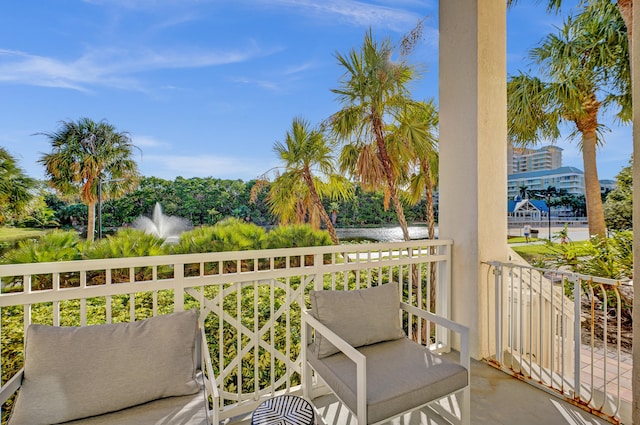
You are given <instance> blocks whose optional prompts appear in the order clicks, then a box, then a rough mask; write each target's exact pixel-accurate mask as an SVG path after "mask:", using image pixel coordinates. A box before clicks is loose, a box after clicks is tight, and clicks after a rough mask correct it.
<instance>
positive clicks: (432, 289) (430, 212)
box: [422, 160, 436, 341]
mask: <svg viewBox="0 0 640 425" xmlns="http://www.w3.org/2000/svg"><path fill="white" fill-rule="evenodd" d="M422 172H423V173H424V175H425V178H426V181H427V184H426V189H425V204H426V208H427V228H428V233H429V239H431V240H433V239H435V238H436V220H435V213H434V209H433V180H432V179H431V165H429V161H428V160H425V161H422ZM429 253H430V254H434V255H435V254H436V247H434V246H432V247H431V248H430V250H429ZM429 311H430V312H431V313H433V314H436V263H433V262H431V263H429ZM425 331H426V326H425ZM435 331H436V326H435V323H431V329H430V335H434V334H435ZM424 340H425V341H426V335H425V339H424Z"/></svg>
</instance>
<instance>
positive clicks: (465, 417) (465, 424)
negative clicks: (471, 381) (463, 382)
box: [460, 386, 471, 425]
mask: <svg viewBox="0 0 640 425" xmlns="http://www.w3.org/2000/svg"><path fill="white" fill-rule="evenodd" d="M460 414H461V416H462V421H461V423H462V425H470V424H471V387H469V386H467V388H465V389H464V390H463V391H462V405H461V406H460Z"/></svg>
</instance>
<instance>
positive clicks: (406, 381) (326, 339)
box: [302, 283, 470, 425]
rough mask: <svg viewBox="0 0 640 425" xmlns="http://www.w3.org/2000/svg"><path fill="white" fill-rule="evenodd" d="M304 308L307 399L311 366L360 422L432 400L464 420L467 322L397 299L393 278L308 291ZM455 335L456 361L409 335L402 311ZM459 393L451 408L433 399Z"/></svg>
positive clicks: (466, 410)
mask: <svg viewBox="0 0 640 425" xmlns="http://www.w3.org/2000/svg"><path fill="white" fill-rule="evenodd" d="M310 298H311V306H312V309H311V310H305V311H303V314H302V322H303V336H302V338H303V347H305V349H304V350H303V364H304V370H303V391H304V395H305V397H306V398H307V399H309V400H311V399H312V393H311V389H312V388H311V387H312V382H313V381H312V370H313V373H315V374H316V375H318V376H319V377H320V378H322V380H323V381H324V382H325V383H326V384H327V386H328V387H329V389H331V391H332V392H333V393H334V394H335V395H336V396H337V398H338V399H339V400H340V401H341V402H342V403H343V404H344V405H345V406H346V407H347V408H348V409H349V410H350V411H351V412H352V413H353V414H354V415H355V417H356V418H357V420H358V425H365V424H374V423H380V422H383V421H386V420H388V419H391V418H393V417H396V416H398V415H400V414H402V413H405V412H410V411H413V410H416V409H419V408H422V407H424V406H426V405H431V406H432V407H433V408H434V410H436V411H437V413H439V414H441V415H443V416H445V415H446V416H448V417H446V419H447V420H449V421H452V420H453V421H454V422H459V423H462V424H465V425H468V424H469V420H470V418H469V416H470V407H469V405H470V400H469V370H470V369H469V365H470V359H469V350H468V343H469V342H468V338H469V331H468V328H466V327H465V326H462V325H460V324H457V323H455V322H452V321H450V320H447V319H445V318H442V317H439V316H436V315H433V314H431V313H428V312H426V311H423V310H420V309H418V308H415V307H412V306H410V305H407V304H405V303H401V302H400V296H399V292H398V284H397V283H392V284H385V285H381V286H377V287H372V288H368V289H362V290H354V291H311V292H310ZM403 311H405V312H408V313H409V314H410V315H414V316H416V317H419V318H424V319H426V320H427V321H430V322H433V323H436V324H437V325H440V326H443V327H445V328H448V329H450V330H452V331H455V332H457V333H459V334H460V341H461V350H460V361H459V363H458V362H455V361H452V360H449V359H447V358H445V357H443V356H442V355H438V354H436V353H434V352H432V351H431V350H430V349H429V348H427V347H425V346H423V345H421V344H418V343H417V342H414V341H413V340H411V339H409V338H407V335H406V334H405V332H404V331H403V330H402V327H401V317H402V314H403V313H402V312H403ZM447 396H450V397H452V398H454V399H456V400H458V403H459V404H458V410H459V412H455V413H456V414H455V415H448V414H447V412H446V411H443V409H441V408H440V407H441V406H438V405H437V404H436V403H434V402H437V401H438V400H441V399H442V398H444V397H447Z"/></svg>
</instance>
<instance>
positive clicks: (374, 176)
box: [330, 31, 416, 240]
mask: <svg viewBox="0 0 640 425" xmlns="http://www.w3.org/2000/svg"><path fill="white" fill-rule="evenodd" d="M391 54H392V47H391V44H390V42H389V40H385V41H383V42H381V43H378V42H376V41H375V40H374V39H373V35H372V33H371V31H369V32H368V33H367V34H366V35H365V38H364V44H363V46H362V48H361V49H360V50H356V49H352V50H351V51H350V52H349V53H348V54H347V55H342V54H340V53H337V54H336V58H337V59H338V63H339V64H340V65H341V66H342V67H343V68H344V69H345V74H344V76H343V77H342V79H341V81H340V87H339V88H338V89H333V90H332V91H333V92H334V93H336V94H337V95H338V100H339V101H340V102H341V103H342V105H343V109H341V110H340V111H338V112H336V113H335V114H334V115H333V116H332V117H331V120H330V122H331V126H332V130H333V132H334V134H335V135H336V136H337V137H338V138H339V139H341V140H342V141H343V142H344V145H343V149H342V152H341V155H340V167H341V169H342V170H343V171H345V172H348V173H350V174H351V175H353V176H355V177H356V178H357V179H358V180H359V182H360V183H361V185H362V186H363V187H364V188H365V189H378V188H380V187H382V188H383V190H384V192H385V206H387V205H388V202H389V200H391V201H392V202H393V206H394V208H395V210H396V214H397V215H398V221H399V223H400V227H401V228H402V233H403V236H404V239H405V240H409V230H408V227H407V220H406V218H405V215H404V208H403V206H402V203H401V201H400V196H399V193H398V186H397V182H398V181H399V180H400V178H401V177H402V176H401V173H402V171H403V170H402V169H401V166H400V165H399V163H398V162H397V160H398V158H397V157H396V158H394V157H392V156H391V155H390V154H389V150H390V149H394V150H395V152H396V154H398V155H402V156H410V155H411V153H410V150H411V148H410V146H409V144H408V142H407V141H406V140H403V139H401V138H398V139H396V143H397V144H396V145H395V146H393V147H389V146H388V143H387V142H388V138H389V137H388V136H389V125H390V124H391V123H393V122H397V121H398V120H399V119H400V115H401V114H402V113H403V112H404V109H405V108H406V107H407V106H408V105H409V104H411V103H412V102H411V100H410V96H409V92H408V89H407V86H408V84H409V83H410V82H411V80H412V79H413V78H414V77H415V74H416V70H415V69H414V67H412V66H410V65H408V64H407V63H406V62H404V61H401V62H392V61H391Z"/></svg>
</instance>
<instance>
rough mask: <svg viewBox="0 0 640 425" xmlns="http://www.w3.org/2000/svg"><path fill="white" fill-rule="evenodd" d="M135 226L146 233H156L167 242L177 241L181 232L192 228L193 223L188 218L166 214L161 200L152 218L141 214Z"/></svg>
mask: <svg viewBox="0 0 640 425" xmlns="http://www.w3.org/2000/svg"><path fill="white" fill-rule="evenodd" d="M132 226H133V228H135V229H138V230H143V231H144V232H145V233H150V234H152V235H156V236H157V237H159V238H162V239H164V241H165V243H176V242H178V240H180V234H181V233H182V232H184V231H185V230H189V229H191V227H192V225H191V223H190V222H189V220H187V219H186V218H182V217H176V216H172V215H164V214H163V213H162V207H161V206H160V203H159V202H156V205H155V206H154V207H153V214H152V215H151V218H149V217H145V216H140V217H138V218H136V219H135V221H134V222H133V224H132Z"/></svg>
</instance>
